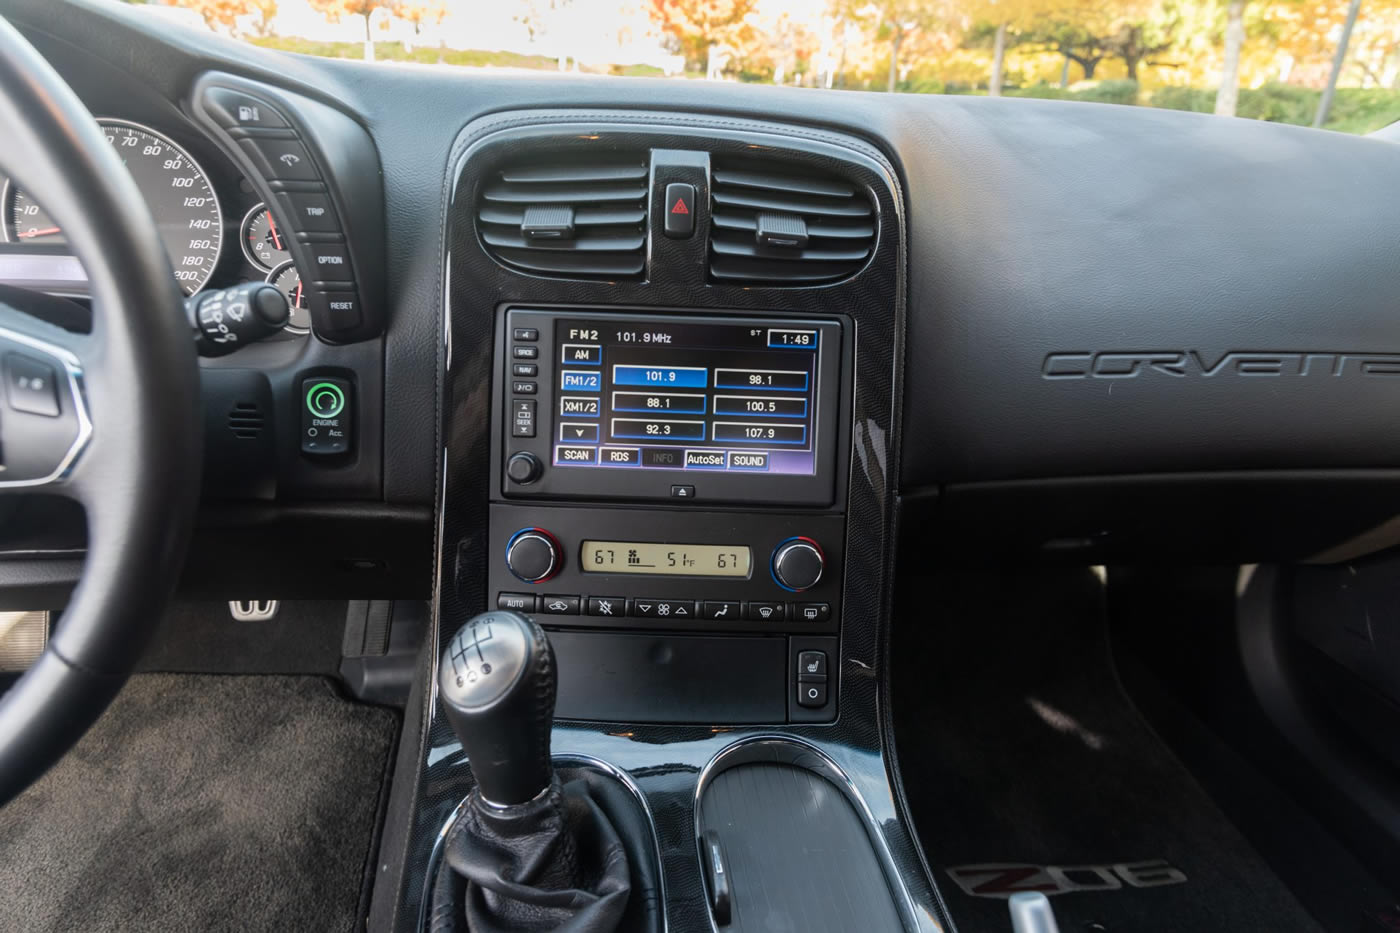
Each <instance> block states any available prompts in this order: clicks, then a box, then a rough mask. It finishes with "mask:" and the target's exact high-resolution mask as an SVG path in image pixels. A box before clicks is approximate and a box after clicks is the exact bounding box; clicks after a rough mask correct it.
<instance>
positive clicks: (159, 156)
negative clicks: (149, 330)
mask: <svg viewBox="0 0 1400 933" xmlns="http://www.w3.org/2000/svg"><path fill="white" fill-rule="evenodd" d="M97 122H98V123H99V124H101V126H102V130H103V132H104V133H105V134H106V136H107V142H108V143H110V144H111V145H112V147H113V148H115V149H116V150H117V153H118V155H120V156H121V158H122V162H123V163H125V165H126V170H127V171H128V172H130V173H131V177H132V178H133V179H135V181H136V187H137V188H139V189H141V194H142V196H143V197H145V199H146V206H147V207H148V208H149V209H150V211H151V216H152V217H154V218H155V221H156V230H157V233H158V234H159V235H160V239H161V242H162V243H163V244H164V245H165V252H166V254H167V255H168V256H169V257H170V264H171V265H172V266H174V268H175V279H176V281H178V282H179V283H180V288H181V289H183V290H184V292H185V294H186V295H193V294H194V293H195V292H197V291H199V290H200V289H201V288H203V287H204V285H205V283H206V282H208V281H209V276H211V275H213V274H214V266H216V265H217V264H218V261H219V250H220V249H221V248H222V247H223V242H224V219H223V214H222V213H221V212H220V210H219V199H218V198H216V197H215V196H214V188H213V186H212V185H210V184H209V176H207V175H205V174H204V169H202V168H200V167H199V163H197V162H195V160H194V159H192V158H190V154H189V153H188V152H186V151H185V150H183V149H181V148H180V147H179V146H177V145H176V144H175V143H174V142H172V141H171V140H170V139H169V138H167V137H165V136H162V135H161V134H160V133H157V132H156V131H155V130H153V129H151V128H149V127H145V126H141V125H140V124H137V123H128V122H126V121H124V120H111V119H101V120H98V121H97ZM3 202H4V203H3V209H4V228H5V235H6V238H7V239H9V240H11V241H13V242H18V243H44V244H61V243H65V242H67V241H66V240H65V238H64V236H63V231H62V230H61V229H60V228H59V226H58V224H56V223H54V222H53V218H51V217H50V216H49V215H48V212H47V211H45V210H44V209H43V208H42V207H40V206H39V203H38V202H37V201H35V200H34V199H32V198H31V197H29V195H28V194H27V193H25V192H24V191H21V190H19V189H18V188H16V187H15V186H14V185H10V186H8V187H7V189H6V191H5V196H4V198H3Z"/></svg>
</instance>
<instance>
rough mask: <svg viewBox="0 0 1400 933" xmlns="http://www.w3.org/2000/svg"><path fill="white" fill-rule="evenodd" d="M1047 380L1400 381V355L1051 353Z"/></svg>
mask: <svg viewBox="0 0 1400 933" xmlns="http://www.w3.org/2000/svg"><path fill="white" fill-rule="evenodd" d="M1040 373H1041V376H1042V377H1044V378H1046V379H1135V378H1137V377H1139V376H1144V375H1151V376H1171V377H1174V378H1177V379H1184V378H1187V377H1191V376H1195V377H1199V378H1203V379H1214V378H1224V377H1228V376H1247V377H1261V376H1262V377H1267V376H1294V377H1297V376H1311V377H1315V378H1326V377H1329V376H1330V377H1340V376H1361V377H1372V378H1396V377H1400V353H1345V352H1335V353H1328V352H1320V351H1313V350H1230V351H1228V352H1226V353H1222V354H1219V355H1215V354H1211V353H1202V352H1200V351H1198V350H1114V351H1100V352H1097V353H1095V352H1087V351H1086V352H1074V353H1050V354H1048V355H1046V357H1045V362H1044V363H1043V364H1042V366H1041V368H1040Z"/></svg>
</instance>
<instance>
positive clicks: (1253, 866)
mask: <svg viewBox="0 0 1400 933" xmlns="http://www.w3.org/2000/svg"><path fill="white" fill-rule="evenodd" d="M918 595H919V602H920V603H921V604H923V605H924V606H930V607H935V608H933V609H932V610H931V611H930V610H929V609H927V608H925V609H923V610H922V611H919V613H918V616H917V617H919V618H921V620H923V621H922V624H919V625H914V624H902V625H900V626H898V627H897V628H896V630H895V635H894V652H893V654H894V662H893V663H894V670H893V674H892V676H893V680H892V684H891V686H892V689H893V691H894V704H893V712H894V720H895V744H896V749H897V754H898V759H899V766H900V771H901V775H902V777H903V782H904V787H905V790H906V792H907V794H908V797H909V805H910V808H911V810H912V814H913V817H914V822H915V827H916V829H917V832H918V835H919V839H920V841H921V843H922V844H923V846H924V850H925V853H926V855H927V857H928V861H929V864H930V866H931V868H932V869H933V871H934V873H935V877H936V880H937V882H938V884H939V887H940V888H941V889H942V890H943V892H944V897H945V899H946V900H947V902H948V906H949V909H950V910H951V912H952V914H953V918H954V921H955V922H956V923H957V924H959V925H960V926H961V927H962V928H963V929H965V930H969V931H981V930H993V931H994V930H1007V929H1009V928H1010V924H1009V919H1008V914H1007V908H1006V903H1005V897H1006V896H1007V895H1008V894H1009V893H1011V892H1012V891H1014V890H1022V889H1035V888H1041V889H1046V890H1047V893H1049V894H1050V895H1051V897H1052V902H1053V904H1054V907H1055V911H1056V914H1057V915H1058V919H1059V926H1060V929H1061V930H1063V931H1079V930H1088V931H1106V933H1129V931H1131V933H1152V931H1185V930H1189V931H1199V933H1209V931H1220V933H1252V931H1259V933H1264V931H1269V933H1289V931H1295V930H1297V931H1302V930H1309V931H1311V930H1317V929H1319V927H1318V926H1317V924H1316V923H1315V922H1314V921H1313V920H1312V918H1311V917H1310V916H1309V915H1308V914H1307V913H1306V912H1305V911H1304V910H1303V909H1302V907H1301V906H1300V905H1299V904H1298V903H1297V901H1296V900H1295V899H1294V898H1293V896H1292V895H1291V894H1290V893H1289V892H1288V890H1287V889H1286V888H1285V887H1284V886H1283V885H1282V884H1281V883H1280V882H1279V881H1278V879H1277V878H1276V877H1275V876H1274V874H1273V873H1272V872H1271V871H1270V870H1269V868H1268V866H1267V865H1266V864H1265V863H1264V861H1263V859H1262V858H1261V857H1260V856H1259V854H1258V853H1257V852H1256V851H1255V850H1254V849H1253V848H1251V847H1250V845H1249V844H1248V842H1246V840H1245V839H1244V838H1243V837H1242V836H1241V835H1240V833H1239V832H1238V831H1237V830H1236V829H1235V828H1234V827H1233V826H1232V825H1231V824H1230V823H1229V821H1228V820H1227V819H1226V818H1225V816H1224V815H1223V814H1222V813H1221V812H1220V811H1219V810H1218V809H1217V808H1216V807H1215V805H1214V804H1212V803H1211V801H1210V800H1209V799H1208V798H1207V797H1206V795H1205V793H1204V792H1203V791H1202V790H1201V789H1200V787H1199V786H1198V785H1197V784H1196V782H1195V781H1194V780H1193V779H1192V778H1191V776H1190V774H1189V773H1188V772H1187V771H1186V769H1185V768H1184V767H1183V766H1182V765H1181V764H1180V763H1179V762H1178V761H1177V759H1176V758H1174V757H1173V756H1172V754H1171V753H1170V752H1169V751H1168V750H1167V748H1166V747H1165V745H1163V744H1162V742H1161V741H1160V740H1159V739H1158V738H1157V736H1156V735H1155V734H1154V733H1153V732H1152V730H1151V729H1150V728H1149V727H1148V725H1147V724H1146V722H1145V721H1144V720H1143V719H1142V717H1141V716H1140V715H1139V714H1138V713H1137V711H1136V710H1135V709H1134V708H1133V706H1132V705H1131V703H1130V702H1129V701H1128V700H1127V698H1126V697H1125V696H1124V694H1123V692H1122V690H1121V688H1120V685H1119V683H1118V680H1117V678H1116V676H1115V673H1114V669H1113V666H1112V663H1111V661H1110V657H1109V651H1108V645H1107V640H1106V635H1105V626H1104V620H1103V611H1102V610H1103V607H1102V600H1101V590H1100V587H1099V584H1098V581H1097V580H1096V579H1095V578H1094V577H1093V576H1092V575H1090V574H1089V573H1088V572H1087V571H1086V572H1084V573H1083V574H1066V573H1057V574H1045V575H1032V574H1026V575H1013V574H998V575H988V576H985V577H982V576H978V575H976V574H969V575H962V576H960V577H959V578H958V579H957V580H956V581H953V580H944V581H941V582H939V583H937V584H936V585H935V587H934V588H933V591H932V592H930V590H929V589H928V588H923V589H922V591H921V592H920V593H919V594H918ZM901 609H902V611H901V612H900V613H899V614H898V615H897V618H899V619H900V620H901V621H902V622H910V621H912V619H913V618H915V616H914V615H913V613H914V612H915V611H916V609H915V607H912V606H910V605H908V604H907V603H906V604H905V605H903V606H902V607H901ZM1143 863H1153V864H1156V865H1157V867H1156V868H1155V869H1153V868H1149V867H1146V866H1144V865H1143ZM1163 863H1164V865H1165V866H1169V867H1162V864H1163ZM968 866H998V867H995V868H993V867H984V868H980V869H975V870H974V869H968V868H967V867H968ZM1051 866H1053V869H1052V870H1049V871H1046V870H1045V869H1046V868H1047V867H1051ZM955 869H963V870H961V871H955ZM1181 876H1184V878H1185V880H1184V881H1180V880H1179V879H1180V877H1181ZM1144 881H1148V882H1154V881H1156V882H1172V883H1164V884H1152V885H1150V886H1141V883H1142V882H1144ZM959 882H961V883H959ZM1135 882H1136V883H1135ZM1076 888H1078V889H1076ZM969 889H971V890H977V891H979V892H980V893H981V894H983V895H989V894H1000V895H1001V896H1000V897H995V896H976V895H974V894H971V893H969Z"/></svg>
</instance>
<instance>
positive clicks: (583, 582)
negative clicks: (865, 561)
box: [488, 503, 845, 634]
mask: <svg viewBox="0 0 1400 933" xmlns="http://www.w3.org/2000/svg"><path fill="white" fill-rule="evenodd" d="M490 526H491V538H492V541H491V544H490V550H489V552H488V553H489V555H490V558H489V571H488V576H489V586H490V591H489V592H490V594H491V596H490V598H491V600H492V601H493V602H495V603H496V604H497V605H498V606H500V607H501V608H507V609H516V610H519V611H524V612H533V613H536V614H538V615H539V616H540V617H541V622H543V623H544V624H546V625H550V626H569V625H576V626H586V627H590V628H647V629H657V628H663V629H686V630H697V631H740V632H752V633H756V634H758V633H764V634H768V633H774V632H792V633H808V634H827V633H829V632H833V631H836V630H837V628H838V626H839V615H840V604H841V601H840V595H841V593H840V581H841V576H842V555H843V549H844V548H843V545H844V541H843V537H844V528H845V519H844V516H842V515H839V514H830V513H827V514H799V513H791V514H784V513H765V514H762V515H759V514H755V513H752V512H747V513H746V512H727V511H718V510H715V511H705V512H696V511H694V510H690V509H685V510H682V509H675V510H662V509H643V508H616V507H614V508H587V507H572V506H544V505H540V506H522V505H519V504H514V503H495V504H493V505H492V506H491V520H490Z"/></svg>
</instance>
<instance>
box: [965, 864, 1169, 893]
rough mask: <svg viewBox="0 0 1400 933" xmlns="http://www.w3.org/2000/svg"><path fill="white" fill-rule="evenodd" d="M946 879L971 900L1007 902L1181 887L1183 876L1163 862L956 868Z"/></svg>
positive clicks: (985, 865)
mask: <svg viewBox="0 0 1400 933" xmlns="http://www.w3.org/2000/svg"><path fill="white" fill-rule="evenodd" d="M948 875H949V876H950V877H951V878H952V879H953V880H954V881H956V882H957V883H958V887H960V888H962V889H963V890H964V891H966V892H967V893H968V894H971V895H972V896H973V897H999V898H1006V897H1010V896H1011V895H1013V894H1020V893H1022V892H1035V891H1038V892H1040V893H1041V894H1044V895H1046V896H1047V897H1053V896H1054V895H1056V894H1068V893H1070V892H1071V891H1116V890H1119V889H1121V888H1123V887H1129V888H1158V887H1162V886H1163V885H1168V884H1184V883H1185V882H1186V875H1185V874H1184V873H1183V872H1182V871H1181V870H1180V869H1177V868H1173V867H1172V866H1171V865H1170V864H1168V863H1167V862H1166V861H1165V860H1163V859H1149V860H1147V861H1143V862H1115V863H1113V864H1111V865H1022V864H1019V863H1015V862H991V863H986V864H981V865H958V866H956V867H954V868H950V869H948Z"/></svg>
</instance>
